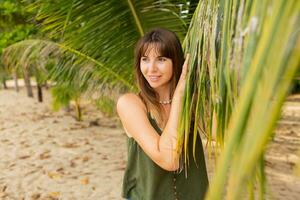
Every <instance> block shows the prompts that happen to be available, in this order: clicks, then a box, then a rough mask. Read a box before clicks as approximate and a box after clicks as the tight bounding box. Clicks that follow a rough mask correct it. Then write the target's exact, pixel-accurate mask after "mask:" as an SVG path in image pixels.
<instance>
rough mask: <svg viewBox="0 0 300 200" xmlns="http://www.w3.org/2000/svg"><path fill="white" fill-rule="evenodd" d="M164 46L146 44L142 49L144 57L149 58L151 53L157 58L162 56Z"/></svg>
mask: <svg viewBox="0 0 300 200" xmlns="http://www.w3.org/2000/svg"><path fill="white" fill-rule="evenodd" d="M161 48H162V45H161V44H160V43H157V42H155V43H145V44H144V46H143V49H142V54H141V55H142V56H148V55H149V54H150V52H152V53H154V54H155V55H156V56H161V55H162V53H161Z"/></svg>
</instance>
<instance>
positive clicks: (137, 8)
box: [4, 0, 194, 99]
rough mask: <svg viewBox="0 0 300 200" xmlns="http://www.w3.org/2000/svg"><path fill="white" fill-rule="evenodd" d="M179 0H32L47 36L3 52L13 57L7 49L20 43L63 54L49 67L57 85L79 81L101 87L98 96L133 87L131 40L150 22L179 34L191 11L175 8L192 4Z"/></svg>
mask: <svg viewBox="0 0 300 200" xmlns="http://www.w3.org/2000/svg"><path fill="white" fill-rule="evenodd" d="M180 2H185V1H155V0H144V1H132V0H128V1H116V0H114V1H101V2H98V1H95V0H89V1H82V0H77V1H73V0H69V1H57V2H56V3H55V4H53V1H40V0H37V1H35V3H33V4H32V5H31V9H37V10H39V15H38V16H37V20H38V21H40V22H41V23H42V24H43V27H44V31H45V33H48V35H49V37H50V38H51V40H52V41H49V40H47V41H46V40H30V41H23V42H20V43H18V44H15V45H14V46H12V47H8V48H7V49H6V51H5V52H4V54H5V55H4V57H6V58H10V59H12V60H11V61H13V58H12V56H10V55H12V54H13V53H12V52H13V51H14V52H16V51H17V49H20V46H24V45H25V46H26V45H27V47H28V48H29V47H30V46H31V47H33V46H36V48H37V49H39V50H38V51H35V52H48V53H49V52H50V51H49V50H47V49H48V48H50V47H51V48H52V49H56V50H57V51H59V52H60V53H59V54H61V55H64V56H61V58H68V59H60V61H59V62H58V63H57V65H56V66H55V67H54V68H53V69H52V70H51V71H50V72H49V73H50V78H51V79H52V80H54V81H55V83H56V84H57V85H60V84H63V85H64V88H65V84H66V83H68V85H70V87H71V85H74V84H79V85H80V86H82V87H83V88H85V89H84V90H80V91H81V92H88V93H93V92H95V91H96V92H98V91H102V92H101V96H100V97H99V98H100V99H101V98H102V97H105V96H108V95H110V94H108V93H106V92H105V91H111V90H109V89H113V91H114V92H115V93H119V92H124V91H128V90H131V91H135V90H136V89H137V87H136V85H135V83H134V77H133V73H132V70H133V69H132V68H131V67H129V66H132V64H133V63H132V53H133V48H134V44H135V42H136V41H137V40H138V38H139V37H141V36H142V35H143V34H144V32H146V31H147V30H149V29H151V28H152V27H154V26H161V27H166V28H169V29H172V30H174V31H175V32H177V34H178V35H179V36H180V38H181V39H182V38H183V37H184V35H185V33H186V30H187V27H188V22H189V20H190V18H191V14H189V13H186V12H185V14H184V18H183V17H182V16H181V12H180V9H181V10H182V9H186V10H193V9H194V8H193V6H192V5H191V4H189V6H187V5H188V4H183V3H182V5H186V6H181V7H180V6H179V4H178V3H180ZM183 7H187V8H183ZM50 30H51V31H50ZM28 45H29V46H28ZM26 52H28V53H30V52H31V51H27V50H26ZM51 52H53V51H51ZM15 54H16V55H17V53H15ZM48 55H50V53H49V54H48ZM26 57H27V58H29V57H32V56H30V55H28V56H26ZM15 59H17V57H15ZM27 62H28V61H27V60H23V61H22V63H27ZM78 77H79V78H78ZM75 82H79V83H75ZM71 88H74V87H71ZM110 93H111V92H110ZM55 94H56V93H55ZM115 96H116V95H115ZM57 99H60V98H57Z"/></svg>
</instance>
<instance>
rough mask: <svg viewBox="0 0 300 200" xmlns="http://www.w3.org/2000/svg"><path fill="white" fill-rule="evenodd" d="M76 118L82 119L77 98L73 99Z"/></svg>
mask: <svg viewBox="0 0 300 200" xmlns="http://www.w3.org/2000/svg"><path fill="white" fill-rule="evenodd" d="M75 110H76V120H78V121H82V112H81V108H80V103H79V100H75Z"/></svg>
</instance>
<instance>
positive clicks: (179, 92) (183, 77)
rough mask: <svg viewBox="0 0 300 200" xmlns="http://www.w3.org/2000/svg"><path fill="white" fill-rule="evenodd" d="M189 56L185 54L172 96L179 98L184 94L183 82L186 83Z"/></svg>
mask: <svg viewBox="0 0 300 200" xmlns="http://www.w3.org/2000/svg"><path fill="white" fill-rule="evenodd" d="M189 58H190V54H187V55H186V58H185V61H184V63H183V66H182V72H181V75H180V78H179V81H178V83H177V86H176V89H175V93H174V98H180V97H182V96H183V94H184V89H185V84H186V77H187V74H188V64H189Z"/></svg>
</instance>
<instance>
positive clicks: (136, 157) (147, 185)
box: [122, 115, 208, 200]
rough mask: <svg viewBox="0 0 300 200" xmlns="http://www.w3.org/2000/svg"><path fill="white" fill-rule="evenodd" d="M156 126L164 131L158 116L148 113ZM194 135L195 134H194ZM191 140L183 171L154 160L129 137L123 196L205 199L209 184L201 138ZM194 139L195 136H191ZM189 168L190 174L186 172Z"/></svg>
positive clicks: (160, 199)
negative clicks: (166, 167)
mask: <svg viewBox="0 0 300 200" xmlns="http://www.w3.org/2000/svg"><path fill="white" fill-rule="evenodd" d="M148 118H149V121H150V123H151V124H152V126H153V127H154V128H155V130H156V131H157V132H158V133H159V134H161V133H162V131H161V130H160V128H159V127H158V125H157V123H156V122H155V120H154V119H152V118H151V117H150V115H148ZM190 135H191V136H192V134H190ZM197 137H198V138H197V143H196V148H197V149H196V162H195V161H194V159H193V153H192V152H193V143H192V142H189V144H190V145H189V158H190V161H189V164H188V166H187V168H186V169H183V170H181V171H180V172H177V171H176V172H170V171H166V170H164V169H162V168H161V167H160V166H158V165H157V164H156V163H154V162H153V161H152V160H151V159H150V158H149V157H148V155H146V153H145V152H144V151H143V150H142V148H141V147H140V146H139V145H138V144H137V142H136V141H135V140H134V139H133V138H128V144H127V145H128V152H127V153H128V161H127V166H126V169H125V174H124V178H123V189H122V197H123V198H130V200H202V199H204V195H205V192H206V190H207V187H208V178H207V172H206V165H205V158H204V153H203V147H202V142H201V138H200V136H199V134H198V136H197ZM190 141H192V137H191V138H190ZM186 172H187V174H186Z"/></svg>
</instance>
